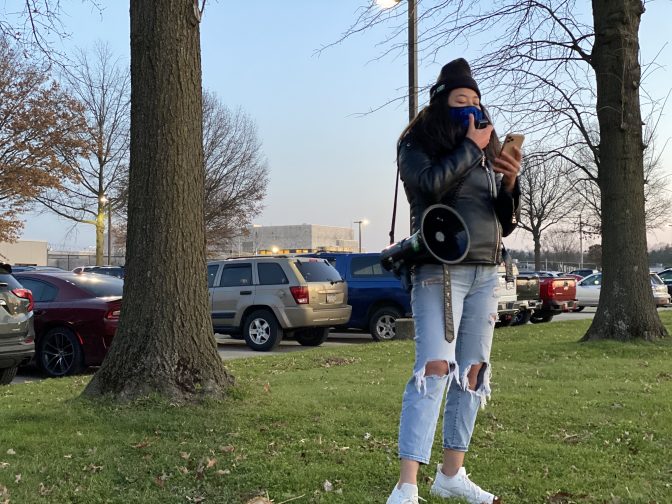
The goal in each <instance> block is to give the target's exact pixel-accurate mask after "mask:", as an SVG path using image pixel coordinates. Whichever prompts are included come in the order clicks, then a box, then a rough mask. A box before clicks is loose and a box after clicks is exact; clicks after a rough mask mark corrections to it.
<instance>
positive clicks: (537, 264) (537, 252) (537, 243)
mask: <svg viewBox="0 0 672 504" xmlns="http://www.w3.org/2000/svg"><path fill="white" fill-rule="evenodd" d="M532 240H533V241H534V270H535V271H539V270H541V234H540V233H538V232H537V231H533V232H532Z"/></svg>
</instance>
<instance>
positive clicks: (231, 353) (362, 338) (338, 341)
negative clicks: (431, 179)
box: [12, 308, 672, 385]
mask: <svg viewBox="0 0 672 504" xmlns="http://www.w3.org/2000/svg"><path fill="white" fill-rule="evenodd" d="M671 309H672V308H661V310H671ZM594 315H595V308H586V309H585V310H583V311H582V312H580V313H563V314H562V315H557V316H555V317H553V322H559V321H563V320H582V319H591V318H593V316H594ZM216 338H217V343H218V346H219V354H220V355H221V356H222V359H224V360H229V359H240V358H243V357H255V356H259V355H280V354H285V353H290V352H309V351H311V350H314V349H315V348H316V347H304V346H301V345H300V344H299V343H297V342H296V341H283V342H282V343H281V344H280V345H279V346H278V347H277V348H276V349H275V350H273V351H272V352H265V353H260V352H255V351H254V350H250V349H249V348H248V347H247V345H245V341H244V340H240V339H232V338H230V337H228V336H223V335H217V336H216ZM371 343H373V339H372V338H371V335H369V334H368V333H363V332H355V331H352V332H348V333H331V334H330V335H329V339H328V340H327V341H326V342H325V343H323V344H322V347H327V348H328V347H336V346H341V345H355V344H371ZM89 372H92V371H89ZM41 379H43V378H42V377H41V376H40V374H39V372H38V371H37V370H35V369H32V368H28V369H24V370H21V371H20V374H19V375H18V376H17V377H16V378H15V379H14V381H13V382H12V385H13V384H15V383H25V382H27V381H37V380H41Z"/></svg>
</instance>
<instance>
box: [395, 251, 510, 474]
mask: <svg viewBox="0 0 672 504" xmlns="http://www.w3.org/2000/svg"><path fill="white" fill-rule="evenodd" d="M450 278H451V298H452V312H453V325H454V327H455V332H456V335H455V339H454V340H453V341H452V342H451V343H449V342H448V341H447V340H446V338H445V332H444V331H445V330H444V326H445V323H444V316H445V315H444V291H443V287H444V286H443V266H441V265H435V264H425V265H421V266H418V267H416V271H415V272H414V273H413V289H412V291H411V307H412V309H413V320H414V322H415V365H414V367H413V376H412V377H411V379H410V380H409V381H408V383H407V384H406V389H405V391H404V396H403V401H402V407H401V420H400V426H399V457H400V458H403V459H408V460H415V461H417V462H420V463H422V464H428V463H429V458H430V454H431V451H432V442H433V440H434V433H435V431H436V424H437V421H438V418H439V413H440V410H441V404H442V402H443V397H444V393H445V395H446V402H445V409H444V414H443V447H444V448H448V449H451V450H456V451H465V452H466V451H467V450H468V448H469V442H470V440H471V435H472V433H473V431H474V424H475V423H476V415H477V414H478V409H479V407H481V406H485V403H486V399H487V398H488V397H489V396H490V349H491V347H492V335H493V331H494V327H495V322H496V321H497V290H498V285H499V284H498V282H499V279H498V275H497V266H491V265H486V264H469V265H462V264H459V265H455V266H451V267H450ZM433 361H445V362H447V363H448V369H449V371H448V374H447V375H443V376H426V375H425V366H426V364H427V363H428V362H433ZM479 364H484V365H483V367H482V368H481V370H480V372H479V375H478V379H477V383H476V388H475V390H471V389H470V388H469V380H468V378H467V375H468V373H469V370H470V368H471V366H473V365H479ZM446 388H447V393H446Z"/></svg>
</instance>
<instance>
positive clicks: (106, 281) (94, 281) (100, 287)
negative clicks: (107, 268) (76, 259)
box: [68, 274, 124, 297]
mask: <svg viewBox="0 0 672 504" xmlns="http://www.w3.org/2000/svg"><path fill="white" fill-rule="evenodd" d="M68 281H69V282H70V283H72V284H75V285H76V286H77V287H79V288H81V289H83V290H85V291H86V292H88V293H89V294H91V295H92V296H93V297H120V296H121V295H122V293H123V291H124V281H123V280H121V279H120V278H116V277H111V276H107V275H94V274H85V275H72V276H70V277H69V278H68Z"/></svg>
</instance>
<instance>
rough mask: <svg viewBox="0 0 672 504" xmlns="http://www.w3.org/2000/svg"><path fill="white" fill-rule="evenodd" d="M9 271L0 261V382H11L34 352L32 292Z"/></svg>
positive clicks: (2, 383) (1, 383)
mask: <svg viewBox="0 0 672 504" xmlns="http://www.w3.org/2000/svg"><path fill="white" fill-rule="evenodd" d="M11 273H12V268H11V267H10V266H9V265H7V264H0V385H7V384H9V383H11V382H12V380H13V379H14V377H15V376H16V370H17V369H18V367H19V366H21V365H23V364H27V363H28V362H29V361H30V359H32V357H33V354H34V353H35V329H34V327H33V295H32V293H31V292H30V291H29V290H28V289H24V288H23V287H22V286H21V284H20V283H19V282H18V281H17V280H16V279H15V278H14V277H13V276H12V274H11Z"/></svg>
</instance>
